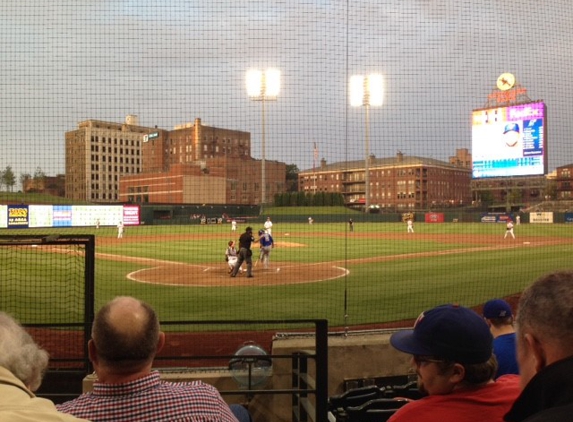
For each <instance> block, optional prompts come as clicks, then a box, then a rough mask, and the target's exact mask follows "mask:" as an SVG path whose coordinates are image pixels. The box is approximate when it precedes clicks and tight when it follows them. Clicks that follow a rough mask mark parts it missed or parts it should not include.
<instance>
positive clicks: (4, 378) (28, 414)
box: [0, 312, 83, 422]
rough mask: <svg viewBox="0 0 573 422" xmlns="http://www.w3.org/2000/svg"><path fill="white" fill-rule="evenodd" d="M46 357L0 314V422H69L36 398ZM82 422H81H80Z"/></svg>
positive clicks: (40, 349) (20, 329)
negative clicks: (35, 393) (35, 392)
mask: <svg viewBox="0 0 573 422" xmlns="http://www.w3.org/2000/svg"><path fill="white" fill-rule="evenodd" d="M48 360H49V356H48V353H47V352H46V351H45V350H43V349H42V348H40V347H39V346H38V345H37V344H36V343H35V342H34V340H33V339H32V337H30V335H29V334H28V333H27V332H26V331H25V330H24V328H22V326H21V325H20V324H19V323H18V322H16V320H14V319H13V318H12V317H11V316H9V315H8V314H6V313H4V312H0V421H10V422H31V421H46V422H73V421H80V419H77V418H75V417H73V416H71V415H66V414H64V413H60V412H58V411H57V410H56V406H55V405H54V403H52V402H51V401H49V400H46V399H42V398H39V397H36V396H35V395H34V393H33V391H36V390H37V389H38V387H40V384H41V383H42V376H43V374H44V371H45V370H46V368H47V366H48ZM81 420H83V419H81Z"/></svg>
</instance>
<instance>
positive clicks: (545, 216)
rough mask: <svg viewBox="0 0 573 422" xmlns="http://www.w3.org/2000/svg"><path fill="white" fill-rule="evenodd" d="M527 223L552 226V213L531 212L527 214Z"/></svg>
mask: <svg viewBox="0 0 573 422" xmlns="http://www.w3.org/2000/svg"><path fill="white" fill-rule="evenodd" d="M529 222H530V223H537V224H552V223H553V213H552V212H532V213H530V214H529Z"/></svg>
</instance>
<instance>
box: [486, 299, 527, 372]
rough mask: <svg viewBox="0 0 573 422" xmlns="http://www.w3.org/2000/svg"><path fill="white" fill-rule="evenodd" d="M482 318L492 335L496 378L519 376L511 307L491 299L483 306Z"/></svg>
mask: <svg viewBox="0 0 573 422" xmlns="http://www.w3.org/2000/svg"><path fill="white" fill-rule="evenodd" d="M483 317H484V318H485V321H486V323H487V325H488V326H489V330H490V331H491V334H492V335H493V354H494V355H495V357H496V359H497V373H496V374H495V377H496V378H498V377H500V376H502V375H505V374H519V368H518V366H517V359H516V357H515V349H516V346H515V328H514V327H513V313H512V312H511V307H510V306H509V303H507V302H506V301H505V300H503V299H492V300H489V301H487V302H486V303H485V305H484V306H483Z"/></svg>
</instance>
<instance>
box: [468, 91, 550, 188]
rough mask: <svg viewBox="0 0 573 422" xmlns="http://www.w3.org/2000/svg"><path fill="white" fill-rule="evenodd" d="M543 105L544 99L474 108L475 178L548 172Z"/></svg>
mask: <svg viewBox="0 0 573 422" xmlns="http://www.w3.org/2000/svg"><path fill="white" fill-rule="evenodd" d="M546 134H547V128H546V107H545V104H544V103H543V102H533V103H527V104H519V105H515V106H508V107H497V108H488V109H482V110H474V111H473V113H472V176H473V178H474V179H479V178H486V177H506V176H535V175H537V176H539V175H543V174H546V173H547V139H546Z"/></svg>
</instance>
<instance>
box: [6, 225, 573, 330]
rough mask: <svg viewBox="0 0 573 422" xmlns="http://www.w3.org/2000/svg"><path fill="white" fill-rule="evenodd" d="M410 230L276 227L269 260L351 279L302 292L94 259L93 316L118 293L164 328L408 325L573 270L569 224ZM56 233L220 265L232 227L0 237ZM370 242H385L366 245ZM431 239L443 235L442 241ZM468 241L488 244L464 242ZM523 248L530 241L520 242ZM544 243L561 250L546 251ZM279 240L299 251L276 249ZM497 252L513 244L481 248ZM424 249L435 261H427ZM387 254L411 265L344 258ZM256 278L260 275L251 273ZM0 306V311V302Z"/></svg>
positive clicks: (39, 304)
mask: <svg viewBox="0 0 573 422" xmlns="http://www.w3.org/2000/svg"><path fill="white" fill-rule="evenodd" d="M254 227H255V228H256V225H254ZM241 228H244V225H240V229H241ZM415 229H416V233H415V234H414V235H411V236H408V235H406V233H405V232H406V227H405V225H404V224H402V223H361V224H356V225H355V232H354V233H349V232H348V231H347V230H348V228H347V226H346V224H342V223H315V224H314V225H312V226H311V225H308V224H295V223H288V224H287V223H284V224H281V223H280V222H275V226H274V227H273V236H274V238H275V241H276V242H278V247H277V248H276V249H275V250H274V252H273V255H272V260H273V261H274V262H282V263H291V264H293V265H298V264H301V265H302V264H310V263H319V262H335V265H337V266H341V267H344V268H347V269H348V270H349V274H348V275H347V276H345V277H342V278H338V279H335V280H328V281H318V282H314V283H309V284H296V285H276V286H275V285H271V286H258V287H257V286H252V287H239V286H228V287H212V288H210V287H181V286H166V285H150V284H142V283H137V282H134V281H131V280H129V279H128V278H127V275H128V274H129V273H131V272H133V271H136V270H139V269H142V268H145V267H146V266H145V265H143V264H138V263H132V262H118V261H110V260H103V259H97V260H96V308H97V307H99V306H101V305H102V304H103V303H104V302H106V301H107V300H109V299H110V298H112V297H114V296H117V295H133V296H137V297H140V298H142V299H144V300H146V301H148V302H150V303H151V304H152V305H153V306H154V307H155V308H156V309H157V311H158V313H159V315H160V318H161V319H162V320H164V321H175V320H224V319H248V320H261V319H307V318H311V319H314V318H326V319H328V320H329V324H330V326H343V325H365V324H379V323H385V322H391V321H400V320H404V319H412V318H415V317H416V316H417V315H418V314H419V312H420V311H421V310H423V309H426V308H428V307H432V306H435V305H438V304H441V303H448V302H457V303H460V304H462V305H466V306H477V305H479V304H481V303H483V302H484V301H486V300H488V299H490V298H492V297H505V296H509V295H513V294H517V293H519V292H520V291H521V290H522V289H523V288H524V287H525V286H527V285H528V284H530V283H531V282H532V281H533V280H534V279H535V278H536V277H538V276H540V275H542V274H544V273H546V272H549V271H553V270H556V269H565V268H570V267H571V254H572V252H573V226H569V225H565V224H561V225H559V224H552V225H532V224H524V225H520V226H518V227H517V228H516V230H515V232H516V236H517V239H516V240H515V241H512V240H509V239H508V240H506V241H505V242H504V241H503V234H504V226H503V225H501V224H479V223H475V224H473V223H444V224H424V223H417V224H416V225H415ZM63 230H65V231H63ZM58 232H60V233H62V232H63V233H65V234H95V235H96V251H97V252H98V253H106V254H114V255H124V256H130V257H142V258H153V259H160V260H165V261H175V262H181V263H188V264H209V265H221V266H224V262H223V253H224V250H225V246H226V242H227V241H228V239H229V238H231V233H230V228H229V226H228V225H221V226H216V225H214V226H199V225H189V226H140V227H128V228H127V229H126V233H125V236H126V239H125V241H115V239H114V238H115V236H116V229H115V228H113V227H103V228H100V229H97V230H96V229H95V228H81V229H57V230H56V229H50V230H34V231H32V230H26V231H24V230H21V231H18V230H0V234H10V235H15V234H40V233H41V234H53V233H58ZM238 234H239V233H237V234H235V235H234V237H235V238H236V237H238ZM374 234H381V235H388V236H389V237H390V238H376V237H374V236H370V235H374ZM432 235H436V236H438V235H450V237H449V238H448V239H447V241H444V240H443V239H442V240H441V241H438V240H436V239H432V238H431V236H432ZM473 235H482V236H485V237H484V240H483V241H479V242H477V243H476V241H475V240H474V241H472V242H469V241H468V239H469V238H470V237H471V236H473ZM488 236H489V237H488ZM523 239H527V241H528V242H529V244H528V245H524V244H523ZM548 239H561V240H564V241H565V243H563V244H549V243H547V240H548ZM511 242H513V243H511ZM542 242H545V243H547V244H544V245H541V243H542ZM281 243H289V244H296V245H299V246H296V247H281V246H280V245H281ZM496 245H497V246H500V245H501V246H507V245H514V246H515V247H512V248H499V249H491V248H490V249H488V247H490V246H491V247H495V246H496ZM476 249H477V250H476ZM427 252H441V253H442V254H439V255H436V256H424V255H423V254H424V253H427ZM394 255H406V256H407V257H406V258H402V259H395V260H388V261H378V262H369V263H357V262H353V261H352V260H356V259H360V258H375V257H385V256H386V257H389V256H394ZM2 256H3V255H2ZM2 259H3V258H1V257H0V266H2V268H3V269H2V270H1V274H2V278H3V279H7V277H8V275H10V277H16V276H17V277H29V276H30V274H33V277H35V278H36V279H37V280H38V282H39V283H40V284H42V285H44V284H50V283H62V280H65V279H66V271H67V270H66V269H65V267H64V266H62V268H61V269H60V270H58V268H59V266H58V265H57V264H56V265H54V264H52V265H51V268H50V270H49V272H48V271H46V272H45V273H44V274H43V273H42V269H41V268H36V267H37V266H38V265H41V264H40V263H37V262H36V263H34V262H26V261H22V262H16V263H15V262H2ZM309 271H312V267H309ZM257 276H259V277H261V276H263V275H262V273H261V272H260V271H259V272H258V273H257V271H256V270H255V277H257ZM11 300H12V301H14V300H15V302H10V305H9V306H10V309H18V308H19V307H30V306H32V307H33V308H38V311H37V313H36V314H35V315H36V318H37V319H38V320H42V319H43V318H48V317H47V316H46V315H44V314H43V312H42V309H44V308H47V309H48V310H49V309H50V307H49V306H46V298H45V297H44V293H43V290H42V289H38V290H37V291H33V292H27V293H26V294H25V295H21V296H17V297H16V299H14V298H12V299H11ZM0 304H1V305H2V307H3V308H5V307H6V306H8V305H7V304H6V302H5V299H4V298H3V299H2V300H0ZM54 306H60V305H54ZM48 310H46V312H48ZM345 316H346V317H345Z"/></svg>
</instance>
